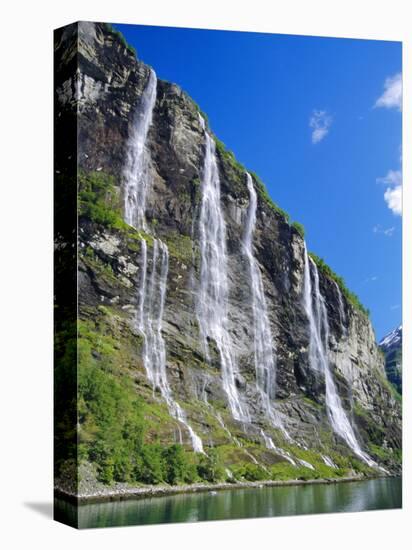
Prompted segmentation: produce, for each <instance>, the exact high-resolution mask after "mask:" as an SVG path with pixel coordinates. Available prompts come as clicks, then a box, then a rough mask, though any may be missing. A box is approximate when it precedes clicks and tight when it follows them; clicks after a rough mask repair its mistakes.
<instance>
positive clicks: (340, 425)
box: [303, 245, 376, 466]
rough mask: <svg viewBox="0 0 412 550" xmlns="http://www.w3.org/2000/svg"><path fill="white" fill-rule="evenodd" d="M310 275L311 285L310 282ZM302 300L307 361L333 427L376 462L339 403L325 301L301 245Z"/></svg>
mask: <svg viewBox="0 0 412 550" xmlns="http://www.w3.org/2000/svg"><path fill="white" fill-rule="evenodd" d="M312 278H313V285H312ZM303 294H304V296H303V302H304V307H305V311H306V315H307V317H308V322H309V336H310V340H309V364H310V367H311V368H312V369H313V370H314V371H316V372H320V373H321V374H323V375H324V377H325V388H326V395H325V398H326V408H327V411H328V417H329V421H330V423H331V425H332V428H333V430H334V431H335V433H336V434H337V435H339V436H340V437H341V438H342V439H343V440H344V441H345V442H346V443H347V445H348V446H349V447H350V449H352V451H353V452H354V453H355V454H356V455H357V456H358V457H359V458H361V459H362V460H363V461H364V462H366V464H367V465H368V466H376V463H375V462H374V461H373V460H372V459H371V458H370V457H369V456H368V455H367V454H366V453H365V452H363V451H362V449H361V447H360V445H359V442H358V440H357V439H356V436H355V433H354V431H353V428H352V426H351V424H350V422H349V420H348V417H347V415H346V413H345V410H344V408H343V406H342V403H341V400H340V397H339V394H338V392H337V390H336V385H335V382H334V380H333V376H332V372H331V369H330V365H329V360H328V351H329V323H328V314H327V311H326V305H325V300H324V298H323V296H322V295H321V293H320V290H319V273H318V269H317V267H316V265H315V263H314V262H313V260H312V259H310V258H309V255H308V253H307V249H306V245H305V270H304V292H303Z"/></svg>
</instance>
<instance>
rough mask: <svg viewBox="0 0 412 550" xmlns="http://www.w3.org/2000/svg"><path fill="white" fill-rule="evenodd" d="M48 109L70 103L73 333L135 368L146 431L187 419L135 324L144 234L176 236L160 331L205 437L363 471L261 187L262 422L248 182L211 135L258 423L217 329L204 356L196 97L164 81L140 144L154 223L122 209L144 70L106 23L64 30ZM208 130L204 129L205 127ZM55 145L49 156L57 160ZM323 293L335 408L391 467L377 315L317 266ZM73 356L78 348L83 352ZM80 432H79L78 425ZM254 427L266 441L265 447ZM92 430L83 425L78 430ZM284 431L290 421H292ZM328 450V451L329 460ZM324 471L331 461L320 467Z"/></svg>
mask: <svg viewBox="0 0 412 550" xmlns="http://www.w3.org/2000/svg"><path fill="white" fill-rule="evenodd" d="M56 38H57V43H56V52H57V54H56V56H57V59H58V60H59V62H58V69H59V70H58V75H59V76H58V79H57V81H56V87H57V109H56V111H57V112H56V116H57V120H59V118H60V120H65V121H66V123H67V120H70V117H72V116H75V114H76V111H77V113H78V119H77V136H78V157H77V164H78V181H79V203H78V206H79V212H80V214H79V229H78V284H79V286H78V304H79V323H80V338H81V339H82V338H83V339H84V341H86V342H88V343H89V344H90V346H91V348H92V350H91V357H92V360H93V361H94V364H95V365H97V367H98V368H102V369H109V371H110V372H112V373H114V375H115V376H117V377H119V378H121V379H122V380H123V379H127V380H130V381H131V383H132V385H133V392H135V393H136V395H138V396H141V397H142V398H143V400H144V402H145V403H146V409H145V411H146V412H145V415H146V423H147V434H146V438H147V440H149V441H156V440H158V439H160V440H161V441H162V442H165V443H171V442H174V441H179V439H180V437H181V438H182V442H183V444H184V445H185V447H186V448H187V449H190V438H189V433H188V432H187V430H186V429H184V427H182V425H181V424H180V423H179V422H178V421H177V420H176V419H175V418H173V417H172V416H171V415H170V414H169V411H168V409H167V407H166V404H165V403H164V400H163V399H162V397H161V395H160V394H159V392H158V391H154V390H153V388H152V385H151V384H150V383H149V381H148V379H147V373H146V370H145V368H144V364H143V360H142V345H143V341H142V336H141V334H139V331H138V330H136V327H135V322H134V321H135V318H136V314H137V309H138V303H139V295H138V290H139V284H140V277H141V274H142V262H141V260H142V242H143V241H142V239H144V240H145V243H146V246H147V258H148V263H149V268H150V265H151V262H152V254H153V243H154V240H153V238H154V237H156V238H159V239H161V240H162V241H163V242H164V243H166V245H167V246H168V249H169V272H168V278H167V293H166V301H165V311H164V316H163V324H162V334H163V338H164V340H165V344H166V370H167V377H168V380H169V383H170V386H171V390H172V393H173V396H174V399H175V400H176V401H178V402H179V403H180V404H181V406H182V407H184V409H185V413H186V415H187V418H188V421H189V422H190V425H191V426H192V427H193V429H195V431H196V433H197V434H198V435H199V437H200V438H201V439H202V441H203V446H204V449H205V451H206V453H207V452H208V449H210V448H212V447H214V448H215V449H217V450H218V451H219V453H220V456H221V458H222V460H223V462H224V463H225V466H226V467H228V468H229V469H230V468H231V467H232V466H233V464H236V463H239V462H242V463H243V462H254V463H255V462H258V463H259V464H261V465H262V467H263V468H266V467H267V466H268V465H271V464H274V463H277V462H280V461H284V460H285V454H288V455H289V457H292V460H293V461H294V462H296V461H299V460H301V461H302V460H304V461H305V462H306V463H310V464H311V465H312V466H313V467H314V468H315V470H316V469H320V465H321V464H323V465H327V462H328V458H327V459H326V461H325V456H326V457H329V458H330V463H334V465H335V466H336V465H338V466H339V467H340V468H343V469H345V468H346V470H351V469H352V470H353V469H355V470H356V469H357V470H367V469H368V468H366V467H365V468H364V467H363V466H362V464H361V461H360V460H359V457H356V456H355V455H354V454H353V452H352V451H351V449H349V448H348V446H347V445H346V444H345V442H344V441H343V440H342V439H341V438H340V437H339V436H338V435H336V433H335V432H334V431H333V430H332V428H331V423H330V420H329V417H328V413H327V407H326V404H325V379H324V376H322V374H321V373H317V372H315V371H314V370H313V369H312V368H311V367H310V363H309V344H310V342H309V331H308V319H307V315H306V313H305V309H304V307H303V292H304V288H303V287H304V250H305V248H304V241H303V238H302V236H301V234H300V233H299V231H298V230H297V229H296V228H294V227H293V226H292V225H291V224H290V223H289V221H288V219H287V218H286V217H285V215H284V213H282V211H281V210H280V209H279V208H277V207H276V206H275V205H274V204H273V203H272V202H271V201H270V199H269V198H268V197H267V194H266V192H265V189H264V187H263V186H262V184H261V183H260V181H258V179H257V178H256V177H254V176H253V185H254V187H255V189H256V192H257V213H256V228H255V232H254V237H253V248H254V255H255V258H256V261H257V263H258V266H259V269H260V272H261V276H262V281H263V287H264V292H265V296H266V301H267V306H268V307H267V309H268V317H269V323H270V328H271V332H272V338H273V353H274V355H275V358H276V395H275V398H274V400H273V404H274V408H275V410H276V412H277V414H278V416H279V418H280V419H281V424H282V426H283V428H284V430H283V431H282V430H280V429H276V427H274V426H273V425H271V424H270V423H269V422H268V420H267V418H266V416H265V414H264V411H262V408H261V406H260V404H259V403H260V402H259V399H258V395H257V388H256V374H255V365H254V352H253V349H254V347H253V337H254V336H253V328H252V327H253V322H252V321H251V315H252V306H251V299H250V297H251V291H250V280H249V272H248V265H247V260H246V258H245V255H244V253H243V244H242V242H243V240H242V239H243V235H244V228H245V221H246V218H247V211H248V207H249V193H248V188H247V180H246V174H245V170H244V168H243V167H242V166H241V165H240V164H239V163H238V162H237V161H236V160H235V159H234V157H233V156H232V155H231V154H230V153H229V152H228V151H226V150H225V149H224V147H223V146H222V145H221V144H220V143H219V142H217V161H218V170H219V175H220V190H221V207H222V211H223V215H224V219H225V222H226V244H227V257H228V288H229V297H228V326H229V332H230V337H231V341H232V342H233V353H234V356H235V358H236V364H237V372H236V373H235V379H236V387H237V391H238V392H239V394H240V395H241V397H242V400H244V402H245V403H246V405H247V408H248V411H249V412H250V416H251V421H250V422H249V423H242V422H239V421H236V420H234V418H233V415H232V414H231V412H230V409H229V407H228V403H227V396H226V394H225V391H224V390H223V387H222V377H221V369H220V362H219V357H218V354H217V351H216V349H215V348H214V346H213V342H210V350H211V353H210V358H209V359H207V358H206V357H205V354H204V350H203V349H202V346H201V342H200V338H199V325H198V321H197V317H196V313H195V312H196V307H197V306H196V300H197V295H198V288H199V279H200V265H201V258H200V252H199V213H200V204H201V182H202V177H203V166H204V155H205V131H204V129H203V127H202V123H201V119H200V117H199V110H198V107H197V106H196V104H195V103H194V102H193V101H192V100H191V98H190V97H189V96H188V95H187V94H186V93H185V92H184V91H182V90H181V89H180V88H179V87H178V86H177V85H175V84H171V83H169V82H163V81H158V83H157V94H156V102H155V106H154V110H153V119H152V124H151V126H150V128H149V133H148V136H147V143H146V148H147V149H148V151H149V152H150V164H149V172H150V174H149V176H150V182H151V183H150V188H149V191H148V196H147V205H146V220H147V225H148V230H147V231H146V232H143V231H137V230H135V229H134V228H132V227H130V226H127V225H126V224H125V223H124V221H123V203H124V166H125V163H126V155H127V147H126V144H127V140H128V138H129V136H130V133H131V131H132V127H133V124H135V123H136V116H137V115H138V107H139V101H140V99H141V97H142V93H143V91H144V90H145V87H146V86H147V84H148V79H149V77H150V69H149V67H147V66H146V65H145V64H144V63H142V62H141V61H139V60H136V57H135V55H134V53H133V52H132V51H130V49H128V47H127V45H125V44H124V42H123V41H122V40H121V39H120V38H119V37H118V36H117V35H116V34H115V33H113V32H112V31H111V30H110V29H109V28H108V27H107V26H105V25H101V24H92V23H80V24H78V25H74V26H73V27H68V28H65V30H64V31H63V32H61V33H57V36H56ZM207 130H208V131H210V129H208V128H207ZM64 154H65V152H64V144H62V147H61V155H59V156H58V158H57V168H58V171H59V172H64V165H65V161H66V160H65V156H64ZM319 286H320V292H321V294H322V296H323V298H324V301H325V305H326V308H327V315H328V319H329V328H330V334H329V341H328V347H329V362H330V369H331V372H332V374H333V378H334V381H335V384H336V387H337V389H338V393H339V395H340V399H341V401H342V405H343V408H344V410H345V411H346V414H347V417H348V418H349V420H350V422H351V425H352V426H353V429H354V431H355V433H356V436H357V438H358V441H359V443H360V445H361V447H362V448H363V449H364V451H365V452H367V453H368V455H369V456H370V457H371V458H372V459H373V460H374V461H376V462H378V463H379V464H381V465H383V466H384V467H385V469H386V470H388V471H391V472H397V471H399V469H400V460H399V456H400V454H399V453H400V446H401V420H400V416H401V412H400V407H399V404H398V402H397V401H396V400H395V398H394V396H393V395H392V393H391V391H390V389H389V388H388V387H387V383H386V378H385V371H384V359H383V357H382V355H381V353H380V352H379V349H378V346H377V345H376V342H375V335H374V332H373V329H372V327H371V324H370V321H369V320H368V318H367V316H366V315H365V313H364V312H362V311H360V310H359V309H358V308H357V307H355V306H354V305H353V304H352V303H350V301H349V300H348V299H347V298H346V297H345V295H344V294H342V292H341V291H340V289H339V287H338V285H337V284H336V282H335V281H334V280H333V279H332V278H331V277H330V276H328V274H327V273H326V272H324V271H322V269H319ZM80 360H81V357H80ZM82 430H83V431H82ZM262 430H263V431H264V433H265V434H267V435H268V436H270V438H271V439H272V441H273V442H274V443H275V446H274V447H275V448H268V446H267V445H266V444H265V440H264V439H263V438H262ZM91 433H92V431H90V430H89V431H87V430H86V428H85V427H84V426H82V423H81V420H80V424H79V435H80V441H82V437H83V438H85V440H87V441H89V442H90V440H91V437H92V436H91V435H90V434H91ZM286 434H287V435H286ZM331 457H332V458H331ZM329 470H330V472H329V473H330V475H332V472H333V467H332V466H330V467H329Z"/></svg>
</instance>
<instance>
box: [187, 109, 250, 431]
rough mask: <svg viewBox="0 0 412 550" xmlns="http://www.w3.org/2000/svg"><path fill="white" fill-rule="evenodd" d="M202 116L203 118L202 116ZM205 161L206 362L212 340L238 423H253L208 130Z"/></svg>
mask: <svg viewBox="0 0 412 550" xmlns="http://www.w3.org/2000/svg"><path fill="white" fill-rule="evenodd" d="M199 116H200V115H199ZM200 121H201V123H202V126H203V129H204V130H205V132H204V135H205V157H204V167H203V174H202V184H201V190H202V199H201V208H200V220H199V240H200V257H201V266H200V285H199V293H198V301H197V318H198V322H199V329H200V337H201V341H202V346H203V350H204V353H205V355H206V358H207V359H208V360H209V359H210V354H209V344H208V339H210V340H213V341H214V342H215V343H216V347H217V350H218V353H219V358H220V365H221V372H222V384H223V389H224V391H225V393H226V395H227V399H228V403H229V407H230V410H231V413H232V416H233V418H234V419H235V420H239V421H242V422H249V421H250V418H249V413H248V411H247V407H246V406H245V405H243V404H242V403H241V400H240V397H239V393H238V391H237V387H236V381H235V374H236V365H235V359H234V354H233V344H232V341H231V338H230V335H229V330H228V311H227V310H228V294H229V293H228V276H227V252H226V226H225V221H224V217H223V214H222V211H221V207H220V179H219V170H218V166H217V161H216V154H215V143H214V140H213V139H212V138H211V137H210V135H209V133H208V132H207V131H206V129H205V123H204V120H203V118H202V117H200Z"/></svg>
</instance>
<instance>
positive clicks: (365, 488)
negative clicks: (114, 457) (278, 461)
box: [55, 478, 402, 528]
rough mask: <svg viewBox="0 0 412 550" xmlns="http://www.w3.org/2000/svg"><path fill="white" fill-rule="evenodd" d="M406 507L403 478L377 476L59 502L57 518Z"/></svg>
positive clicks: (115, 521)
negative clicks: (76, 504) (75, 503)
mask: <svg viewBox="0 0 412 550" xmlns="http://www.w3.org/2000/svg"><path fill="white" fill-rule="evenodd" d="M401 506H402V480H401V479H400V478H392V479H389V478H388V479H374V480H369V481H361V482H352V483H337V484H331V485H301V486H291V487H262V488H253V489H236V490H227V491H220V492H217V493H216V494H214V495H212V494H210V493H197V494H183V495H174V496H170V497H158V498H147V499H142V500H129V501H124V502H106V503H101V504H87V505H82V506H80V508H79V510H78V513H77V512H76V508H75V507H74V506H73V505H72V504H69V503H66V502H64V501H60V500H56V509H55V517H56V519H58V520H61V521H67V522H69V523H70V524H71V525H74V526H75V525H76V523H77V522H78V526H79V527H80V528H88V527H109V526H116V525H148V524H155V523H179V522H194V521H207V520H209V521H211V520H219V519H242V518H259V517H272V516H291V515H297V514H320V513H326V512H360V511H363V510H384V509H390V508H400V507H401Z"/></svg>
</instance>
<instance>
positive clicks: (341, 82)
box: [115, 25, 402, 339]
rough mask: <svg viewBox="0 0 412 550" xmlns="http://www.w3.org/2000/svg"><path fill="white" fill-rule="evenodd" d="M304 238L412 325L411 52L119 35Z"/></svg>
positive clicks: (221, 36)
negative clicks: (173, 88)
mask: <svg viewBox="0 0 412 550" xmlns="http://www.w3.org/2000/svg"><path fill="white" fill-rule="evenodd" d="M115 27H116V28H117V29H119V30H120V31H121V32H122V33H123V34H124V36H125V38H126V40H127V41H128V42H129V43H130V44H132V45H133V46H134V47H135V48H136V50H137V55H138V58H139V59H141V60H143V61H144V62H145V63H148V64H149V65H151V66H152V67H153V68H154V69H155V71H156V73H157V75H158V77H159V78H162V79H165V80H169V81H171V82H175V83H177V84H179V85H180V86H181V87H182V88H183V89H184V90H185V91H186V92H188V93H189V94H190V95H191V96H192V97H193V99H194V100H195V101H196V102H197V103H198V104H199V106H200V108H201V109H202V110H203V111H204V112H205V113H207V115H208V118H209V122H210V126H211V128H212V130H213V131H214V132H215V133H216V135H217V136H218V137H219V138H220V139H221V140H222V141H223V142H224V143H225V144H226V145H227V147H228V148H229V149H231V150H232V151H233V152H234V153H235V155H236V157H237V159H238V160H239V161H240V162H242V163H243V164H244V165H245V166H246V167H247V168H248V169H250V170H254V171H255V172H257V173H258V174H259V176H260V177H261V179H262V180H263V181H264V182H265V184H266V186H267V188H268V190H269V193H270V195H271V196H272V198H273V200H274V201H275V202H276V203H277V204H279V205H280V206H281V207H282V208H283V209H285V210H287V211H288V212H289V213H290V215H291V217H292V219H293V220H297V221H299V222H301V223H303V225H304V226H305V229H306V240H307V242H308V248H309V250H311V251H313V252H315V253H316V254H318V255H319V256H321V257H322V258H324V260H325V261H326V262H327V263H328V264H329V265H330V266H331V268H332V269H334V270H335V271H336V272H337V273H338V274H340V275H342V276H343V277H344V279H345V281H346V283H347V285H348V287H349V288H350V289H351V290H353V291H354V292H356V293H357V294H358V296H359V297H360V299H361V301H362V302H363V303H364V304H365V306H366V307H368V308H369V309H370V311H371V317H372V322H373V325H374V328H375V331H376V335H377V338H378V339H380V338H381V337H382V336H383V335H385V334H386V333H387V332H388V331H390V330H392V329H393V328H394V327H396V326H397V325H398V324H399V323H400V322H401V316H402V307H401V306H402V295H401V261H402V260H401V258H402V256H401V247H402V235H401V233H402V218H401V216H400V214H399V197H400V195H401V142H402V126H401V111H400V106H399V101H400V93H401V80H400V73H401V70H402V46H401V43H400V42H387V41H373V40H349V39H334V38H318V37H300V36H290V35H273V34H272V35H270V34H260V33H244V32H225V31H205V30H193V29H178V28H167V27H149V26H138V25H136V26H135V25H115Z"/></svg>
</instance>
